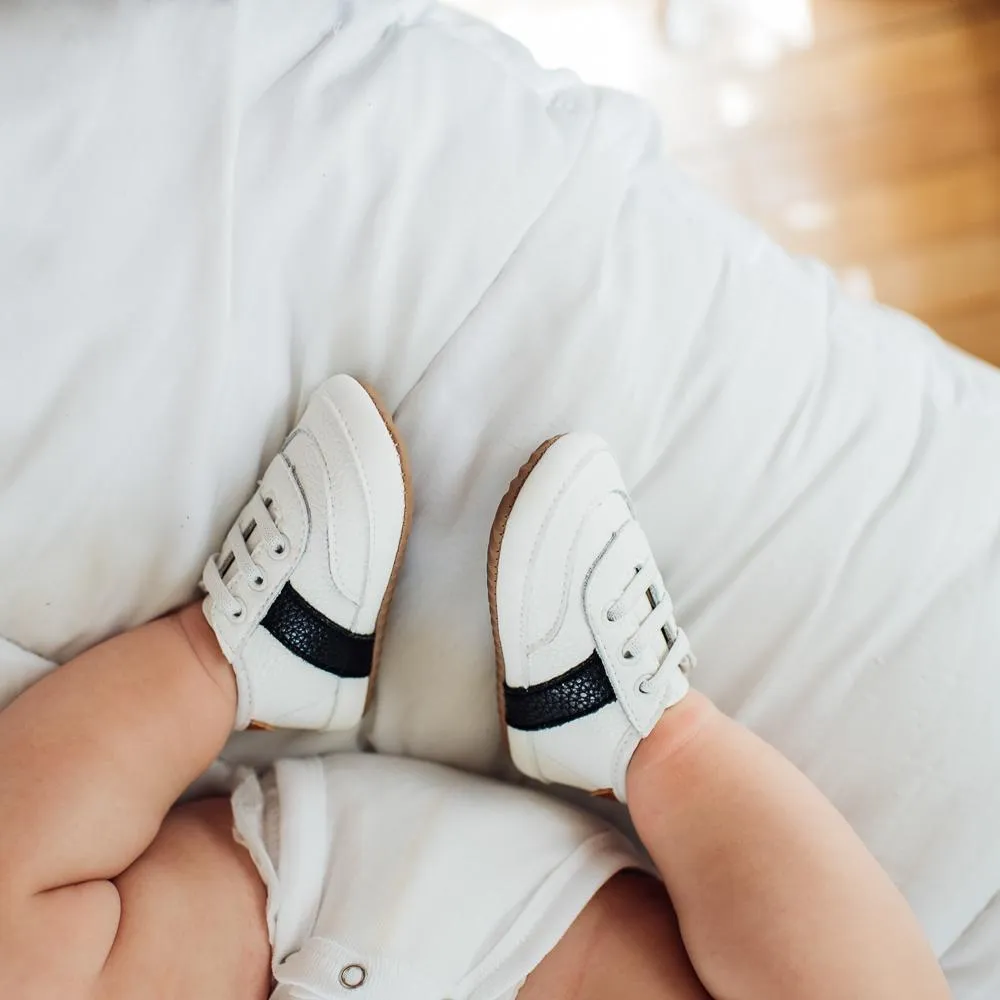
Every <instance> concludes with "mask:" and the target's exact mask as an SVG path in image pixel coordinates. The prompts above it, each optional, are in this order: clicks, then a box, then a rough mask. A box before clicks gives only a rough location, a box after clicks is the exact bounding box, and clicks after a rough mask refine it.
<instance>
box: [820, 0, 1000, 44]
mask: <svg viewBox="0 0 1000 1000" xmlns="http://www.w3.org/2000/svg"><path fill="white" fill-rule="evenodd" d="M990 2H992V0H903V2H900V0H813V5H812V6H813V18H814V20H815V30H816V45H817V47H823V46H828V45H843V44H845V43H853V42H857V41H858V40H860V39H862V38H871V37H872V36H874V35H877V34H884V33H886V32H890V31H900V30H907V29H910V28H912V27H914V26H915V25H918V24H921V23H922V22H923V23H926V22H927V21H931V20H934V21H937V22H941V21H947V20H955V19H959V18H962V17H963V16H966V15H968V14H976V13H978V12H979V10H980V8H982V7H983V6H984V5H985V4H986V3H990Z"/></svg>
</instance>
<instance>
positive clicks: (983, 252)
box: [866, 229, 1000, 332]
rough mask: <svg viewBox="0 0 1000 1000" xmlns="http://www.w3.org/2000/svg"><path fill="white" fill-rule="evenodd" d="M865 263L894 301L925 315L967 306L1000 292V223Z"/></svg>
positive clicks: (885, 297) (880, 290) (880, 292)
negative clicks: (998, 225) (997, 225)
mask: <svg viewBox="0 0 1000 1000" xmlns="http://www.w3.org/2000/svg"><path fill="white" fill-rule="evenodd" d="M866 268H867V271H868V273H869V275H870V276H871V280H872V284H873V285H874V288H875V293H876V295H877V296H878V297H879V298H880V299H881V300H882V301H884V302H887V303H888V304H889V305H894V306H898V307H899V308H901V309H906V310H907V311H908V312H912V313H914V314H916V315H918V316H920V317H921V318H924V317H928V316H942V315H946V314H951V313H957V312H967V311H969V310H970V309H975V308H977V305H978V304H982V303H989V302H991V301H993V300H994V299H996V298H998V297H1000V229H993V230H985V231H981V232H972V233H963V234H961V235H960V236H958V237H956V238H954V239H950V240H943V241H941V242H938V243H930V244H925V245H922V246H918V247H914V248H913V249H911V250H909V251H908V252H898V253H893V254H891V255H889V256H886V257H883V258H882V259H879V260H873V261H869V262H868V263H867V265H866ZM998 332H1000V331H998Z"/></svg>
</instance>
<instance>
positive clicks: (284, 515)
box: [202, 375, 410, 730]
mask: <svg viewBox="0 0 1000 1000" xmlns="http://www.w3.org/2000/svg"><path fill="white" fill-rule="evenodd" d="M409 527H410V500H409V476H408V473H407V467H406V461H405V457H404V452H403V449H402V445H401V444H400V442H399V438H398V436H397V434H396V431H395V428H394V426H393V424H392V421H391V419H390V418H389V416H388V415H387V414H386V413H385V412H384V411H383V410H382V409H381V407H380V406H379V404H378V403H377V402H376V400H375V398H374V397H373V396H372V395H371V393H370V392H369V391H368V390H367V389H366V388H365V387H364V386H363V385H361V384H360V383H359V382H356V381H355V380H354V379H353V378H350V377H349V376H347V375H337V376H334V377H333V378H331V379H330V380H329V381H327V382H325V383H324V384H323V385H321V386H320V387H319V389H317V390H316V392H315V393H314V394H313V396H312V398H311V399H310V401H309V405H308V406H307V407H306V412H305V414H304V415H303V417H302V419H301V420H300V421H299V423H298V425H297V426H296V427H295V428H294V429H293V430H292V432H291V434H289V436H288V438H287V439H286V441H285V443H284V445H283V446H282V449H281V451H280V452H279V454H278V455H277V456H276V457H275V458H274V460H273V461H272V462H271V464H270V465H269V466H268V468H267V471H266V472H265V473H264V478H263V479H262V480H261V482H260V487H259V488H258V489H257V491H256V492H255V493H254V495H253V496H252V497H251V498H250V501H249V503H248V504H247V505H246V507H244V508H243V511H242V512H241V513H240V515H239V517H238V518H237V519H236V523H235V524H234V525H233V527H232V529H231V530H230V532H229V534H228V535H227V536H226V540H225V544H224V545H223V547H222V551H221V552H219V553H217V554H216V555H214V556H212V557H211V558H210V559H209V560H208V563H207V565H206V566H205V573H204V577H203V579H202V584H203V586H204V588H205V590H206V591H207V594H208V596H207V597H206V598H205V602H204V606H203V607H204V612H205V617H206V618H207V619H208V621H209V622H210V624H211V625H212V628H213V629H214V630H215V634H216V637H217V638H218V640H219V645H220V646H221V647H222V651H223V653H224V654H225V655H226V657H227V659H228V660H229V662H230V663H231V664H232V665H233V670H234V671H235V673H236V681H237V688H238V692H239V699H238V706H237V714H236V728H237V729H245V728H246V727H247V726H249V725H251V724H257V725H258V726H261V727H263V728H272V729H273V728H282V729H313V730H348V729H353V728H354V727H355V726H357V724H358V723H359V722H360V721H361V717H362V715H363V714H364V711H365V708H366V707H367V704H368V701H369V698H370V696H371V693H372V685H373V682H374V676H375V671H376V669H377V667H378V661H379V655H380V652H381V646H382V636H383V631H384V628H385V622H386V616H387V614H388V610H389V604H390V602H391V600H392V592H393V588H394V585H395V581H396V574H397V572H398V570H399V567H400V564H401V562H402V559H403V552H404V549H405V547H406V540H407V536H408V534H409Z"/></svg>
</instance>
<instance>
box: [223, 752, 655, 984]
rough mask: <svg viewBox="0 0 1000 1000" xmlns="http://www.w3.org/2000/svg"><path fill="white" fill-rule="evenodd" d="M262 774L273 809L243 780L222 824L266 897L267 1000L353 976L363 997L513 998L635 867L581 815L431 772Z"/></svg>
mask: <svg viewBox="0 0 1000 1000" xmlns="http://www.w3.org/2000/svg"><path fill="white" fill-rule="evenodd" d="M271 773H273V774H274V776H275V778H276V782H275V783H276V788H277V798H276V800H275V799H271V800H270V801H269V797H268V796H267V794H266V792H265V790H264V788H262V785H261V783H260V782H259V781H258V779H257V777H256V775H254V774H253V773H252V772H250V773H248V774H246V775H245V776H244V777H243V779H242V781H241V782H240V784H239V785H238V786H237V788H236V790H235V792H234V793H233V815H234V821H235V825H236V833H237V837H238V839H239V840H240V841H241V842H242V843H243V844H245V845H246V847H247V848H248V849H249V851H250V853H251V856H252V857H253V859H254V861H255V863H256V865H257V869H258V871H259V872H260V874H261V877H262V878H263V880H264V882H265V884H266V885H267V888H268V903H267V919H268V930H269V933H270V939H271V945H272V948H273V972H274V977H275V980H276V981H277V983H278V987H277V989H276V991H275V993H274V997H275V1000H279V998H285V997H288V998H292V997H299V996H300V995H301V994H300V993H299V992H298V991H299V990H304V991H305V992H306V995H308V996H309V997H311V998H315V1000H334V998H335V997H340V996H343V994H344V990H343V987H342V985H341V976H342V975H345V976H351V975H352V974H353V975H354V976H355V978H357V977H358V976H359V975H363V976H364V977H365V979H364V986H365V990H364V993H363V996H365V997H369V998H371V1000H398V998H400V997H405V998H407V1000H441V998H442V997H454V998H455V1000H500V998H508V997H512V996H513V995H514V994H515V993H516V992H517V989H518V987H519V985H520V984H521V983H522V982H523V981H524V979H525V977H526V976H527V975H528V973H530V972H531V971H532V969H534V968H535V966H536V965H538V963H539V962H540V961H541V960H542V958H544V956H545V955H546V954H548V952H549V951H551V949H552V948H553V947H554V946H555V945H556V943H557V942H558V941H559V940H560V938H562V936H563V935H564V934H565V932H566V930H567V929H568V928H569V926H570V924H572V923H573V921H574V920H575V919H576V917H577V916H578V915H579V913H580V911H581V910H582V909H583V908H584V907H585V906H586V904H587V902H588V901H589V900H590V899H591V897H592V896H593V895H594V893H595V892H597V890H598V889H599V888H600V887H601V886H602V885H604V883H605V882H606V881H607V880H608V879H609V878H611V876H612V875H614V874H615V873H616V872H618V871H621V870H622V869H623V868H642V867H643V865H642V862H641V861H640V860H639V859H638V856H637V855H636V853H635V851H634V850H633V849H632V848H631V846H630V845H629V843H628V841H627V840H626V839H625V838H624V837H623V836H622V835H621V834H620V833H618V832H617V831H616V830H613V829H612V828H611V827H609V826H608V825H606V824H605V823H603V822H602V821H601V820H599V819H597V818H596V817H593V816H590V815H587V814H585V813H582V812H580V811H579V810H576V809H573V808H571V807H570V806H567V805H564V804H562V803H558V802H556V801H554V800H553V799H551V798H549V797H546V796H543V795H540V794H539V793H537V792H531V791H527V790H525V789H518V788H512V787H510V786H509V785H499V784H497V783H495V782H493V781H488V780H486V779H483V778H476V777H471V776H469V775H467V774H462V773H461V772H459V771H454V770H451V769H449V768H444V767H441V766H439V765H437V764H426V763H422V762H419V761H412V760H403V759H400V758H394V757H388V756H385V755H382V754H378V755H374V754H338V755H334V756H330V757H325V758H318V757H307V758H304V759H301V760H285V761H279V762H278V763H277V765H276V766H275V768H274V771H273V772H271ZM265 787H266V786H265ZM275 808H276V809H277V810H278V811H279V813H280V816H279V818H278V821H277V826H278V828H279V834H278V837H277V841H278V848H277V850H275V849H274V847H273V846H271V844H273V842H274V840H275V838H274V836H273V834H272V835H271V836H270V837H269V836H268V827H269V826H272V825H273V824H274V815H273V811H274V809H275ZM359 969H361V970H364V971H363V973H359V972H358V971H357V970H359ZM347 970H353V973H352V972H350V971H347Z"/></svg>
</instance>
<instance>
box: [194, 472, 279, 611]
mask: <svg viewBox="0 0 1000 1000" xmlns="http://www.w3.org/2000/svg"><path fill="white" fill-rule="evenodd" d="M244 514H249V515H250V527H249V529H248V530H247V532H246V534H244V533H243V531H242V530H241V529H240V522H239V521H237V522H236V524H234V525H233V526H232V528H231V529H230V531H229V534H228V535H226V541H225V544H224V545H223V547H222V551H221V552H219V553H217V554H216V555H214V556H212V557H211V558H210V559H209V560H208V563H207V564H206V565H205V575H204V578H203V583H204V585H205V589H206V590H207V591H208V594H209V596H210V597H211V598H212V600H213V601H215V603H216V604H218V605H219V606H220V607H221V608H222V610H223V612H224V613H225V614H226V615H227V617H229V618H231V619H232V620H233V621H239V619H240V618H242V617H243V613H244V612H245V611H246V605H245V604H244V603H243V601H242V600H240V598H239V597H237V596H236V595H235V594H233V593H232V591H231V590H230V589H229V587H228V586H227V585H226V583H225V581H224V580H223V574H224V573H226V572H228V570H229V567H230V565H231V564H232V562H233V561H235V563H236V570H237V575H239V574H243V575H244V576H245V577H246V579H247V582H248V584H249V586H250V587H251V589H253V590H263V589H264V588H265V587H266V586H267V572H266V570H265V569H264V567H263V566H261V565H260V564H259V563H257V562H255V561H254V558H253V556H252V555H251V553H250V549H249V547H248V546H247V539H248V538H249V537H250V535H251V534H252V533H253V532H254V531H257V532H259V533H260V540H261V541H262V542H263V543H264V546H265V549H266V550H267V552H268V553H269V554H270V555H271V556H272V558H274V559H283V558H284V557H285V556H286V555H287V554H288V549H289V541H288V539H287V538H286V537H285V535H284V534H283V533H282V532H281V530H280V529H279V528H278V525H277V524H276V523H275V520H274V515H273V514H272V512H271V508H270V507H269V506H268V504H267V503H265V501H264V499H263V497H261V495H260V493H259V492H257V493H254V495H253V497H252V498H251V500H250V503H248V504H247V506H246V509H245V511H244ZM240 520H242V518H241V519H240Z"/></svg>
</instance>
